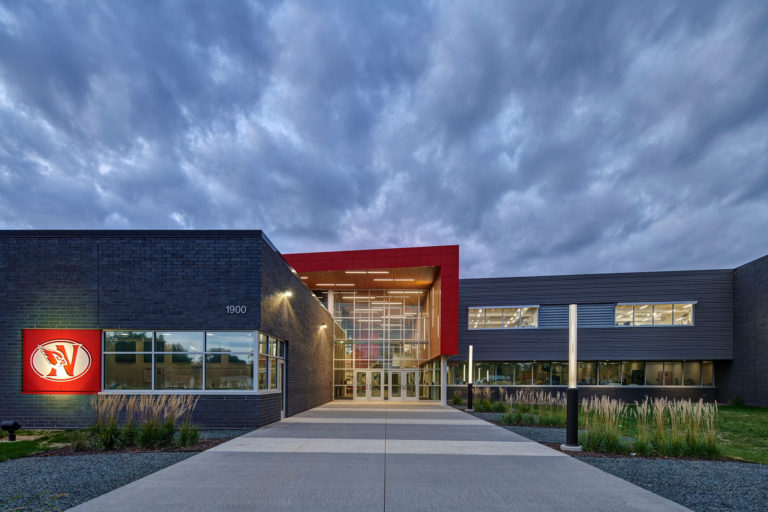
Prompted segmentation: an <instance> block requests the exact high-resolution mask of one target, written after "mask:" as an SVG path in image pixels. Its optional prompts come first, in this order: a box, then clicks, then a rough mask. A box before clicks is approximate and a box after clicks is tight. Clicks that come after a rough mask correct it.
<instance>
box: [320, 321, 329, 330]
mask: <svg viewBox="0 0 768 512" xmlns="http://www.w3.org/2000/svg"><path fill="white" fill-rule="evenodd" d="M326 327H328V325H326V323H325V322H323V323H322V324H320V328H321V329H325V328H326Z"/></svg>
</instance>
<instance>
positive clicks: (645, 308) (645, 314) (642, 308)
mask: <svg viewBox="0 0 768 512" xmlns="http://www.w3.org/2000/svg"><path fill="white" fill-rule="evenodd" d="M635 325H653V306H652V305H650V304H641V305H637V306H635Z"/></svg>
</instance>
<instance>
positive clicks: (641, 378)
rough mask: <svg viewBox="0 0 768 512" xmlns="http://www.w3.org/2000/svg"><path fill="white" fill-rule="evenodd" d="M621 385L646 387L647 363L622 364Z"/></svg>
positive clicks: (630, 362)
mask: <svg viewBox="0 0 768 512" xmlns="http://www.w3.org/2000/svg"><path fill="white" fill-rule="evenodd" d="M621 385H622V386H643V385H645V363H644V362H643V361H624V362H623V363H621Z"/></svg>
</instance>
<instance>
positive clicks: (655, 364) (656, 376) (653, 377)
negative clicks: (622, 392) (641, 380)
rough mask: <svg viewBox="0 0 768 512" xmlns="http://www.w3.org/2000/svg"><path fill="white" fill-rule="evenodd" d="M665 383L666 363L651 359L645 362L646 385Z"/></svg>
mask: <svg viewBox="0 0 768 512" xmlns="http://www.w3.org/2000/svg"><path fill="white" fill-rule="evenodd" d="M662 384H664V363H661V362H659V361H649V362H647V363H645V385H646V386H661V385H662Z"/></svg>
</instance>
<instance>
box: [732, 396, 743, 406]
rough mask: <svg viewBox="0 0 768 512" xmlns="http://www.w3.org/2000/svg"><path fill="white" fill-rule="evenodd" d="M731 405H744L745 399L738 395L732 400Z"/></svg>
mask: <svg viewBox="0 0 768 512" xmlns="http://www.w3.org/2000/svg"><path fill="white" fill-rule="evenodd" d="M731 405H739V406H741V405H744V399H743V398H741V397H740V396H739V395H736V396H734V397H733V398H732V399H731Z"/></svg>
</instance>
